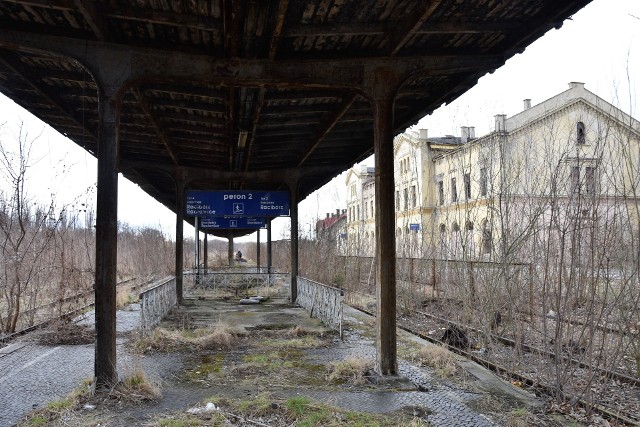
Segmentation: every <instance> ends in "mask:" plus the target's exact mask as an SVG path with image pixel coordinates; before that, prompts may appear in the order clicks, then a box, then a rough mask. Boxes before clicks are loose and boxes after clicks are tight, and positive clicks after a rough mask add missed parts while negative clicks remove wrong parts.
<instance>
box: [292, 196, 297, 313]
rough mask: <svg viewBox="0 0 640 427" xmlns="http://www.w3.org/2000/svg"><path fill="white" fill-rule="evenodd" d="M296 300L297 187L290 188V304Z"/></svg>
mask: <svg viewBox="0 0 640 427" xmlns="http://www.w3.org/2000/svg"><path fill="white" fill-rule="evenodd" d="M297 299H298V185H297V184H296V185H293V186H291V304H295V303H296V300H297Z"/></svg>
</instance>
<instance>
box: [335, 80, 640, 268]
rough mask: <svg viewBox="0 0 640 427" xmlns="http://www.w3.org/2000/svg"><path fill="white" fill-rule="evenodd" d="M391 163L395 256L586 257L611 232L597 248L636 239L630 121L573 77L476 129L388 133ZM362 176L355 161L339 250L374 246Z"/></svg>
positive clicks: (637, 173)
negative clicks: (484, 129) (562, 87)
mask: <svg viewBox="0 0 640 427" xmlns="http://www.w3.org/2000/svg"><path fill="white" fill-rule="evenodd" d="M393 161H394V166H395V185H396V195H395V205H396V212H397V213H396V223H397V225H396V245H397V248H396V249H397V256H398V257H421V258H434V259H471V260H475V259H482V260H502V261H504V260H506V261H509V262H512V261H513V262H517V261H523V260H526V261H528V260H531V259H532V258H535V257H536V256H538V255H537V254H539V253H542V252H543V251H546V252H545V253H547V254H548V253H549V251H551V252H554V251H555V252H557V253H558V254H559V255H562V254H564V253H565V252H566V251H570V252H571V254H572V256H574V257H575V256H576V254H578V255H579V256H584V254H585V253H588V251H589V250H591V254H592V255H593V252H594V251H593V246H594V245H597V246H598V247H600V246H602V245H601V244H600V243H599V242H600V241H605V242H610V241H611V240H615V241H617V242H618V244H617V247H618V249H617V251H618V252H621V253H622V254H616V245H611V247H610V248H609V249H607V250H606V254H607V255H606V256H608V257H611V256H624V247H625V245H630V244H633V242H635V240H634V239H635V238H637V232H638V224H639V218H640V215H639V214H638V206H639V204H640V203H639V200H640V199H639V197H640V194H638V193H639V192H640V169H639V168H640V124H639V123H638V122H637V121H636V120H635V119H633V118H632V117H630V116H629V115H627V114H625V113H624V112H622V111H621V110H620V109H619V108H616V107H615V106H613V105H612V104H611V103H608V102H606V101H604V100H603V99H601V98H600V97H598V96H597V95H595V94H593V93H592V92H590V91H588V90H587V89H586V88H585V87H584V84H583V83H577V82H572V83H570V84H569V88H568V89H567V90H566V91H564V92H562V93H560V94H558V95H556V96H554V97H552V98H550V99H548V100H546V101H544V102H541V103H539V104H537V105H533V106H532V105H531V101H530V100H524V104H523V110H522V111H521V112H520V113H518V114H516V115H514V116H512V117H506V116H505V115H496V116H495V126H494V130H493V131H492V132H491V133H489V134H487V135H484V136H482V137H479V138H476V136H475V130H474V128H473V127H462V128H461V136H459V137H457V136H456V137H454V136H445V137H435V138H434V137H429V135H428V132H427V131H426V130H420V131H417V132H415V131H414V132H407V133H404V134H401V135H398V136H397V137H396V138H395V145H394V160H393ZM374 174H375V170H374V169H373V168H371V167H364V166H357V167H354V168H352V169H351V170H350V171H349V172H348V174H347V177H346V185H347V212H348V215H347V225H346V229H347V233H346V234H347V236H346V239H347V244H346V246H345V247H346V253H347V254H349V255H358V256H370V255H372V254H373V253H374V252H373V251H374V245H375V219H374V218H375V210H374V206H375V203H374V197H375V186H374ZM607 244H608V243H607ZM555 252H554V253H555ZM603 253H604V252H603ZM580 254H582V255H580ZM602 256H605V255H602Z"/></svg>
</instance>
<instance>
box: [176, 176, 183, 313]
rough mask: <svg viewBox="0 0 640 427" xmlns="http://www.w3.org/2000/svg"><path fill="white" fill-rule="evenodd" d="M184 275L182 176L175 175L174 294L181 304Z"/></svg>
mask: <svg viewBox="0 0 640 427" xmlns="http://www.w3.org/2000/svg"><path fill="white" fill-rule="evenodd" d="M183 276H184V178H183V176H182V174H180V173H179V174H178V176H177V177H176V296H177V297H178V304H182V295H183V292H182V285H183Z"/></svg>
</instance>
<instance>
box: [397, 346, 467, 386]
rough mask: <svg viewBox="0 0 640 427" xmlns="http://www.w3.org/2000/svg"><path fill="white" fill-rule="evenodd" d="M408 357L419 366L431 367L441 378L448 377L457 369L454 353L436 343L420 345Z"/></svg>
mask: <svg viewBox="0 0 640 427" xmlns="http://www.w3.org/2000/svg"><path fill="white" fill-rule="evenodd" d="M408 357H409V358H410V359H411V360H413V361H414V362H417V363H419V364H420V365H421V366H429V367H430V368H433V370H434V372H435V373H436V375H438V376H440V377H442V378H450V377H452V376H453V375H454V374H455V373H456V372H457V371H458V370H459V367H458V363H457V361H456V357H455V355H454V354H453V353H451V352H450V351H449V350H447V349H446V348H443V347H440V346H437V345H427V346H423V347H420V348H419V349H418V350H417V351H416V352H415V353H413V354H410V355H408Z"/></svg>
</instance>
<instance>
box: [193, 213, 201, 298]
mask: <svg viewBox="0 0 640 427" xmlns="http://www.w3.org/2000/svg"><path fill="white" fill-rule="evenodd" d="M193 226H194V228H195V242H194V248H193V249H194V254H193V258H194V264H195V265H194V267H195V268H196V287H197V286H198V285H200V218H198V217H197V216H196V217H194V218H193Z"/></svg>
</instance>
